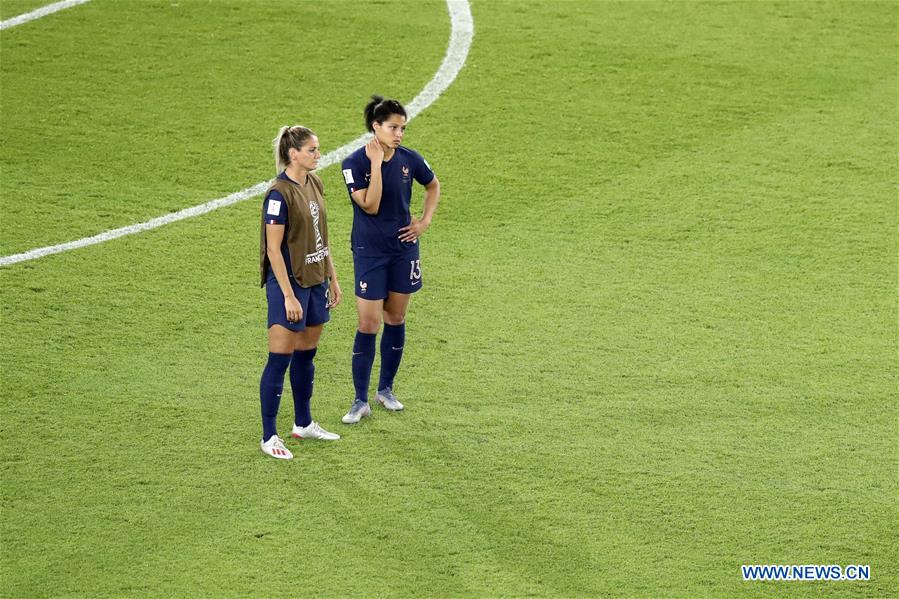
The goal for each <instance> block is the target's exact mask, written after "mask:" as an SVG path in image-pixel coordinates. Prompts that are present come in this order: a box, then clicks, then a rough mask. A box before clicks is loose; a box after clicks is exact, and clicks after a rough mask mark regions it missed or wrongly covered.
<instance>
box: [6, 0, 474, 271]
mask: <svg viewBox="0 0 899 599" xmlns="http://www.w3.org/2000/svg"><path fill="white" fill-rule="evenodd" d="M446 6H447V9H448V10H449V14H450V21H451V23H452V32H451V33H450V41H449V45H448V46H447V49H446V56H445V57H444V58H443V62H442V63H441V64H440V68H439V69H438V70H437V73H436V74H435V75H434V77H433V78H432V79H431V80H430V81H429V82H428V84H427V85H426V86H425V87H424V89H423V90H421V92H420V93H419V94H418V95H417V96H415V99H414V100H412V101H411V102H410V103H409V104H408V105H407V106H406V112H407V113H408V116H409V120H410V121H411V120H412V119H413V118H415V116H416V115H418V114H420V113H421V112H422V111H423V110H424V109H425V108H427V107H428V106H430V105H431V104H433V103H434V101H435V100H436V99H437V98H439V97H440V94H442V93H443V92H444V91H445V90H446V88H447V87H449V85H450V84H451V83H452V82H453V80H454V79H455V78H456V75H458V74H459V71H460V70H461V69H462V66H463V65H464V64H465V59H466V58H467V57H468V50H469V48H471V39H472V37H473V36H474V21H473V20H472V18H471V9H470V8H469V6H468V0H446ZM369 139H371V134H370V133H366V134H364V135H360V136H359V137H357V138H356V139H354V140H353V141H351V142H349V143H347V144H344V145H342V146H340V147H339V148H337V149H336V150H332V151H330V152H328V153H327V154H325V155H324V156H322V159H321V161H320V162H319V165H318V168H319V170H321V169H323V168H326V167H328V166H331V165H332V164H335V163H339V162H341V161H342V160H343V159H344V158H346V157H347V156H349V155H350V153H351V152H352V151H353V150H355V149H356V148H359V147H361V146H362V145H363V144H365V143H366V142H367V141H368V140H369ZM269 183H270V181H262V182H261V183H257V184H256V185H253V186H252V187H247V188H246V189H242V190H240V191H237V192H235V193H232V194H231V195H229V196H225V197H223V198H218V199H217V200H212V201H209V202H206V203H205V204H199V205H198V206H192V207H190V208H185V209H184V210H179V211H178V212H172V213H169V214H166V215H164V216H158V217H156V218H154V219H151V220H148V221H146V222H142V223H138V224H136V225H129V226H127V227H121V228H119V229H112V230H109V231H104V232H103V233H99V234H97V235H93V236H91V237H85V238H83V239H76V240H75V241H70V242H68V243H61V244H59V245H52V246H48V247H42V248H37V249H33V250H29V251H27V252H23V253H21V254H11V255H9V256H3V257H2V258H0V266H7V265H9V264H15V263H16V262H25V261H27V260H35V259H37V258H42V257H44V256H49V255H51V254H58V253H60V252H66V251H68V250H74V249H78V248H83V247H86V246H89V245H94V244H97V243H103V242H104V241H109V240H111V239H116V238H117V237H124V236H125V235H131V234H132V233H140V232H142V231H149V230H150V229H155V228H156V227H161V226H162V225H167V224H169V223H173V222H176V221H179V220H184V219H186V218H191V217H194V216H200V215H201V214H206V213H207V212H212V211H213V210H217V209H219V208H222V207H224V206H230V205H231V204H236V203H237V202H241V201H243V200H246V199H249V198H252V197H253V196H257V195H259V194H261V193H262V192H264V191H265V190H266V189H268V186H269Z"/></svg>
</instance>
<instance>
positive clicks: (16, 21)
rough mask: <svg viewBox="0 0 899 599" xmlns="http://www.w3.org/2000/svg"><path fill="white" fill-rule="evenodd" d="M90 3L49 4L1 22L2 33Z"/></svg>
mask: <svg viewBox="0 0 899 599" xmlns="http://www.w3.org/2000/svg"><path fill="white" fill-rule="evenodd" d="M90 1H91V0H62V2H54V3H53V4H48V5H47V6H42V7H40V8H35V9H34V10H32V11H31V12H26V13H23V14H21V15H19V16H17V17H12V18H9V19H6V20H5V21H0V31H3V30H4V29H9V28H10V27H15V26H16V25H21V24H22V23H27V22H28V21H33V20H35V19H40V18H41V17H46V16H47V15H52V14H53V13H55V12H58V11H60V10H65V9H67V8H72V7H73V6H78V5H79V4H84V3H85V2H90Z"/></svg>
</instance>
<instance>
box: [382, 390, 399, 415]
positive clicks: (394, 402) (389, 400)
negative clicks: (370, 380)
mask: <svg viewBox="0 0 899 599" xmlns="http://www.w3.org/2000/svg"><path fill="white" fill-rule="evenodd" d="M377 398H378V403H379V404H381V405H382V406H384V407H385V408H386V409H388V410H390V411H391V412H399V411H400V410H402V409H403V407H404V406H403V404H401V403H400V400H398V399H397V398H396V395H394V394H393V389H391V388H390V387H387V388H385V389H381V390H380V391H378V395H377Z"/></svg>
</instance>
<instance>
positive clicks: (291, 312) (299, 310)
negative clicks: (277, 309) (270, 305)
mask: <svg viewBox="0 0 899 599" xmlns="http://www.w3.org/2000/svg"><path fill="white" fill-rule="evenodd" d="M284 310H285V312H287V322H300V320H302V319H303V307H302V306H300V301H299V300H298V299H297V298H296V297H288V298H285V299H284Z"/></svg>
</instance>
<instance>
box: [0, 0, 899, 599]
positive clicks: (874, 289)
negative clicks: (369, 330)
mask: <svg viewBox="0 0 899 599" xmlns="http://www.w3.org/2000/svg"><path fill="white" fill-rule="evenodd" d="M48 1H49V0H48ZM39 4H40V3H35V2H30V1H28V0H18V1H17V0H3V2H2V3H0V16H2V17H3V18H4V19H6V18H9V17H10V16H13V15H15V14H18V13H19V12H22V11H23V10H30V9H32V8H34V7H35V6H36V5H39ZM20 9H21V10H20ZM472 15H473V17H474V23H475V37H474V42H473V44H472V47H471V50H470V53H469V55H468V59H467V63H466V66H465V68H464V69H463V70H462V71H461V73H460V74H459V76H458V78H457V79H456V80H455V82H454V83H453V84H452V85H451V86H450V87H449V89H448V90H447V91H446V92H445V93H444V94H443V96H442V97H441V98H440V99H439V100H438V101H437V102H436V103H435V104H434V105H432V106H431V107H429V108H428V109H427V110H426V111H425V112H423V113H422V114H421V115H420V116H419V117H417V118H416V119H415V120H414V121H412V123H411V125H410V127H409V129H408V131H407V138H406V143H407V145H409V146H410V147H412V148H415V149H417V150H419V151H420V152H422V154H424V155H425V157H426V158H427V159H428V160H429V162H430V163H431V164H432V165H433V166H434V168H435V171H436V172H437V174H438V176H439V177H440V180H441V183H442V188H443V199H442V203H441V206H440V209H439V211H438V214H437V217H436V218H435V221H434V224H433V226H432V227H431V229H430V231H429V232H428V233H427V235H426V236H425V238H424V239H423V248H422V258H423V259H422V264H423V270H424V273H425V289H424V290H423V291H422V293H420V294H417V295H416V296H415V298H414V300H413V302H412V307H411V310H410V313H409V316H408V338H407V346H406V347H407V349H406V353H405V358H404V361H403V365H402V368H401V371H400V376H399V377H398V381H397V389H396V390H397V394H398V395H399V396H400V398H401V399H402V400H403V401H404V403H406V406H407V410H406V411H405V412H403V413H399V414H389V415H388V414H387V413H386V412H384V411H383V410H381V409H380V408H376V409H374V410H373V417H372V418H371V419H369V420H367V421H363V423H361V424H360V425H357V426H355V427H347V426H345V425H342V424H341V423H340V416H341V415H342V414H343V413H344V412H345V410H346V408H347V407H348V405H349V403H350V401H351V399H352V380H351V376H350V368H349V366H350V351H351V346H352V341H353V335H354V331H355V325H356V322H355V312H354V308H353V306H352V302H351V300H352V298H351V297H348V298H347V301H346V302H345V303H344V304H343V305H341V306H340V307H338V308H337V309H336V310H335V311H334V313H333V315H332V321H331V323H329V325H328V326H327V327H326V331H325V334H324V336H323V339H322V344H321V346H320V348H319V354H318V358H317V360H316V364H317V371H316V372H317V376H316V390H315V396H314V398H313V414H314V416H315V418H316V419H317V420H318V421H319V422H321V423H322V425H323V426H325V428H328V429H329V430H335V431H336V432H339V433H341V434H342V435H343V439H341V440H340V441H339V442H337V443H335V444H314V443H307V444H303V445H302V446H301V445H300V444H299V443H298V442H296V441H293V440H291V441H290V442H288V447H289V448H291V449H292V450H293V451H294V452H295V453H296V459H294V460H293V461H292V462H286V463H285V462H281V461H276V460H272V459H268V458H265V457H264V456H263V455H262V454H261V453H260V452H259V448H258V438H259V433H260V424H259V401H258V382H259V375H260V373H261V370H262V367H263V365H264V361H265V357H266V351H267V350H266V341H265V340H266V336H265V335H266V333H265V298H264V293H263V292H262V291H261V290H260V289H259V288H258V286H257V278H256V277H257V274H256V271H257V262H256V261H257V252H258V226H259V225H258V218H259V207H260V201H261V198H255V199H252V200H249V201H246V202H243V203H239V204H236V205H233V206H230V207H227V208H224V209H222V210H218V211H216V212H213V213H210V214H207V215H205V216H202V217H198V218H194V219H190V220H185V221H181V222H178V223H176V224H172V225H169V226H166V227H163V228H159V229H156V230H153V231H150V232H147V233H142V234H139V235H133V236H129V237H124V238H121V239H118V240H114V241H110V242H108V243H104V244H100V245H95V246H91V247H88V248H83V249H79V250H75V251H70V252H66V253H62V254H57V255H54V256H49V257H45V258H41V259H38V260H34V261H29V262H22V263H18V264H14V265H10V266H5V267H0V289H2V322H0V366H2V371H0V374H2V412H0V431H2V435H0V443H2V445H0V447H2V488H0V499H2V504H0V505H2V511H0V544H2V551H0V564H2V576H0V594H2V595H3V596H9V597H43V596H47V597H50V596H83V597H128V596H159V597H172V596H178V597H197V596H208V597H220V596H284V595H299V596H304V595H305V596H309V595H312V596H327V597H336V596H366V597H369V596H372V597H373V596H402V597H448V596H472V597H493V596H537V597H596V596H623V597H735V596H738V597H762V596H772V595H778V596H781V595H786V596H796V597H821V596H824V597H889V596H895V594H896V593H897V592H899V571H897V564H899V551H897V544H899V543H897V541H899V526H897V523H899V509H897V508H899V484H897V483H899V454H897V449H899V419H897V404H896V388H897V363H896V358H897V270H899V268H897V266H899V265H897V238H896V232H897V213H896V208H897V195H896V192H897V183H899V181H897V155H899V154H897V150H899V144H897V123H899V118H897V101H899V98H897V88H899V75H897V58H896V57H897V33H899V31H897V29H899V28H897V19H899V5H897V4H896V3H895V2H777V3H774V2H721V3H693V2H679V3H668V2H614V3H613V2H600V1H588V0H571V1H564V0H557V1H553V0H545V1H541V2H532V1H516V2H512V1H508V2H505V1H493V0H490V1H487V0H474V1H473V2H472ZM448 35H449V20H448V17H447V11H446V7H445V5H444V3H443V2H440V1H436V0H435V1H428V2H374V1H372V2H326V1H321V0H310V1H307V2H302V3H294V2H287V1H284V2H280V1H277V2H272V1H262V0H258V1H257V0H240V1H238V0H227V1H225V0H217V1H216V2H207V1H200V0H177V1H173V0H165V1H155V0H154V1H149V0H146V1H145V0H130V1H127V2H123V1H113V0H94V1H93V2H90V3H88V4H85V5H82V6H78V7H75V8H71V9H69V10H65V11H62V12H59V13H57V14H54V15H52V16H48V17H46V18H43V19H40V20H38V21H34V22H31V23H27V24H24V25H21V26H19V27H15V28H12V29H8V30H4V31H3V32H2V33H0V44H2V47H0V72H2V73H0V75H2V79H0V92H2V117H0V121H2V144H0V169H2V170H0V173H2V176H0V210H2V211H0V253H2V255H4V256H5V255H9V254H14V253H17V252H23V251H26V250H28V249H31V248H36V247H41V246H46V245H52V244H57V243H62V242H66V241H71V240H74V239H78V238H80V237H84V236H87V235H93V234H96V233H99V232H101V231H104V230H107V229H111V228H115V227H120V226H124V225H128V224H132V223H135V222H140V221H144V220H147V219H149V218H153V217H155V216H159V215H162V214H165V213H167V212H170V211H174V210H179V209H181V208H185V207H188V206H192V205H195V204H199V203H202V202H205V201H208V200H210V199H214V198H217V197H221V196H224V195H227V194H229V193H231V192H234V191H238V190H240V189H244V188H246V187H248V186H250V185H253V184H255V183H258V182H259V181H262V180H264V179H266V178H269V177H271V176H273V175H274V172H273V165H272V160H271V155H270V154H271V152H270V145H269V143H270V140H271V138H272V137H273V136H274V134H275V133H276V131H277V128H278V127H279V126H280V125H282V124H286V123H303V124H305V125H308V126H310V127H312V128H313V129H315V130H316V132H317V133H318V134H319V138H320V141H321V143H322V147H323V149H324V150H325V151H327V150H330V149H333V148H336V147H338V146H340V145H342V144H344V143H346V142H347V141H349V140H351V139H353V138H355V137H356V136H357V135H359V134H360V133H361V132H362V130H363V124H362V122H361V109H362V106H363V104H364V102H365V100H366V99H367V97H368V95H370V94H371V93H381V94H386V95H391V96H396V97H398V98H399V99H401V100H403V101H409V100H411V99H412V98H413V97H414V96H415V95H416V94H417V93H418V91H419V90H421V88H422V87H423V86H424V85H425V84H426V83H427V82H428V80H429V79H430V78H431V76H432V75H433V73H434V72H435V71H436V70H437V68H438V66H439V65H440V62H441V60H442V58H443V55H444V52H445V50H446V44H447V39H448ZM320 174H321V176H322V178H323V180H324V182H325V185H326V198H327V200H328V202H329V223H330V227H331V239H332V243H333V244H334V247H333V249H334V258H335V262H336V265H337V269H338V273H339V275H340V277H341V282H342V284H343V287H344V290H345V291H347V290H351V289H352V260H351V256H350V253H349V245H348V239H349V230H350V225H351V218H352V211H351V208H350V205H349V202H348V200H347V198H346V193H345V191H344V187H343V185H342V178H341V176H340V171H339V169H338V168H336V167H330V168H327V169H324V170H323V171H322V172H321V173H320ZM416 193H417V197H416V200H417V201H418V203H419V205H420V201H421V193H420V191H417V192H416ZM376 372H377V363H376V366H375V373H376ZM285 388H286V389H289V386H287V387H285ZM292 416H293V406H292V401H291V399H290V395H289V391H287V392H285V395H284V401H283V402H282V411H281V417H280V420H279V429H281V430H282V431H283V432H284V433H285V434H286V432H287V431H288V430H289V426H290V420H291V418H292ZM741 564H840V565H848V564H869V565H870V567H871V579H870V580H869V581H865V582H849V581H842V582H744V581H743V580H742V576H741V571H740V566H741Z"/></svg>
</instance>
